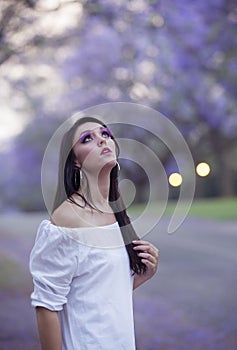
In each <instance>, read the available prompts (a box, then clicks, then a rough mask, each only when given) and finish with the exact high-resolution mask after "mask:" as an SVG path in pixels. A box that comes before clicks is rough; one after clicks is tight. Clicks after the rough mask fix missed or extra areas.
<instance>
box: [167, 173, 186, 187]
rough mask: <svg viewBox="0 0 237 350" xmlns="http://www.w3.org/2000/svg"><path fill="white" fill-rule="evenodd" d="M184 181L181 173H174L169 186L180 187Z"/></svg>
mask: <svg viewBox="0 0 237 350" xmlns="http://www.w3.org/2000/svg"><path fill="white" fill-rule="evenodd" d="M182 181H183V179H182V176H181V175H180V174H179V173H173V174H171V175H170V176H169V184H170V185H171V186H173V187H178V186H180V185H181V183H182Z"/></svg>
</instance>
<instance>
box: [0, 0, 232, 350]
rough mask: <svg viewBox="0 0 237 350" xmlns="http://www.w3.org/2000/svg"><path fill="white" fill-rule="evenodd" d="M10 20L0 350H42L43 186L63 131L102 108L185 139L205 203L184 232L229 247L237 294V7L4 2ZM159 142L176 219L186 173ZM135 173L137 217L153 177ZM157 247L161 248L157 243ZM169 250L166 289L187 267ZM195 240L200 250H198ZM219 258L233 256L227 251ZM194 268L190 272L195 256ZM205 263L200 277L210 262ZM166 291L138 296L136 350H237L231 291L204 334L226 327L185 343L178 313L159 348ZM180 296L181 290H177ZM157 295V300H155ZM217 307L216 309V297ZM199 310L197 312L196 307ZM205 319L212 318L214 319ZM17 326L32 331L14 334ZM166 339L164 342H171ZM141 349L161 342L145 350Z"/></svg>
mask: <svg viewBox="0 0 237 350" xmlns="http://www.w3.org/2000/svg"><path fill="white" fill-rule="evenodd" d="M0 10H1V11H0V101H1V105H0V106H1V107H0V109H1V114H0V163H1V171H0V193H1V196H0V213H1V215H0V220H1V221H0V230H1V231H0V243H1V246H0V263H1V271H0V280H1V281H0V295H1V297H2V302H1V303H2V306H3V305H5V309H3V308H2V309H1V311H0V321H1V323H2V324H4V325H5V326H4V327H2V326H1V327H2V329H1V330H0V349H5V348H6V349H8V350H9V349H19V344H20V345H21V346H22V347H21V348H24V349H38V345H37V342H38V340H37V335H36V333H35V323H34V321H33V318H32V317H33V316H32V314H31V313H32V310H31V309H30V308H29V305H28V301H27V300H28V299H27V298H29V292H30V289H31V287H32V286H31V282H30V276H29V275H28V267H27V261H28V254H29V251H30V249H31V247H32V244H33V240H34V235H35V230H36V227H37V224H38V223H39V221H40V220H41V218H43V217H45V214H44V211H45V206H44V201H43V198H42V193H41V182H40V181H41V179H40V176H41V163H42V159H43V154H44V151H45V148H46V146H47V143H48V141H49V140H50V137H51V136H52V135H53V133H54V132H55V130H56V129H57V127H58V126H59V125H60V124H61V123H62V122H63V121H65V120H67V119H68V118H69V117H70V116H71V115H72V114H73V113H75V112H77V111H81V110H84V109H86V108H89V107H91V106H93V105H96V104H101V103H107V102H118V101H123V102H133V103H139V104H143V105H146V106H149V107H151V108H153V109H155V110H157V111H159V112H162V113H163V114H164V115H165V116H166V117H167V118H169V119H170V120H171V121H172V122H173V123H174V124H175V126H176V127H177V128H178V129H179V131H180V132H181V133H182V135H183V137H184V139H185V141H186V142H187V144H188V146H189V148H190V151H191V153H192V157H193V160H194V165H195V167H196V191H195V198H194V202H193V206H192V207H191V210H190V219H189V220H187V224H186V225H187V226H186V227H184V228H183V232H184V235H185V232H186V231H187V232H190V231H192V232H193V234H194V236H193V239H194V241H195V240H198V238H197V235H195V228H198V227H202V234H204V236H203V240H202V242H203V245H204V246H206V250H205V254H207V246H208V244H207V241H206V240H205V239H206V238H204V237H207V235H205V233H206V232H208V234H211V233H213V235H212V236H211V238H210V240H209V241H208V242H209V244H210V249H211V247H212V249H213V246H214V245H215V242H219V243H220V246H222V247H223V245H225V244H226V250H225V254H224V255H225V256H224V257H223V256H222V259H223V258H226V257H227V256H229V258H228V259H230V256H232V255H233V256H232V258H231V259H232V260H228V259H227V258H226V259H227V260H228V261H227V260H226V263H225V264H223V265H222V266H225V268H224V267H222V268H224V270H221V271H222V274H221V276H222V278H227V277H226V276H227V272H228V278H229V279H228V280H225V281H224V282H225V283H224V286H223V285H222V288H224V287H225V286H227V289H228V290H231V291H233V289H234V288H236V286H237V283H235V282H236V280H235V279H234V277H233V275H229V273H230V271H232V272H233V273H234V272H236V271H234V267H233V262H236V261H235V260H234V259H235V257H234V253H233V254H232V253H231V252H232V250H231V249H233V247H234V246H235V244H236V239H235V235H234V233H236V229H237V225H236V213H237V200H236V195H237V162H236V159H237V98H236V97H237V35H236V33H237V4H236V1H234V0H209V1H204V0H201V1H195V2H192V1H188V0H179V1H174V0H161V1H158V0H150V1H149V0H131V1H127V0H61V1H60V0H0ZM150 123H154V121H153V120H147V124H148V125H149V129H152V125H151V124H150ZM132 134H133V137H134V138H135V139H137V140H140V141H142V140H143V138H144V135H147V134H146V130H142V129H139V132H138V130H137V129H134V130H130V137H131V135H132ZM124 135H125V136H126V130H125V131H124ZM155 141H156V142H157V145H158V146H156V144H155V146H154V145H153V146H151V147H153V149H154V150H155V151H157V154H158V155H159V159H160V160H161V162H162V164H163V166H164V169H165V171H166V173H167V181H168V183H169V199H170V201H169V204H168V207H167V213H166V214H167V217H168V216H169V215H170V213H171V212H172V210H173V206H174V203H175V200H176V199H177V198H178V196H179V191H180V185H181V186H182V174H179V173H178V169H177V168H176V164H175V162H174V160H173V158H172V155H171V154H170V153H169V152H168V151H167V149H165V148H164V147H159V140H155ZM151 145H152V140H151ZM156 147H157V148H156ZM128 165H129V166H126V162H124V166H123V167H122V173H121V176H123V177H125V178H127V177H128V178H129V177H130V178H131V179H132V181H133V182H134V183H135V184H136V185H137V186H138V187H139V188H140V189H141V188H144V191H139V192H138V193H137V195H136V197H135V202H134V203H133V205H134V209H132V211H131V213H132V214H133V213H135V214H136V215H137V212H138V211H137V210H139V209H137V208H138V207H139V208H142V205H143V203H144V201H145V200H146V196H147V191H146V190H145V188H146V186H147V178H146V176H145V173H144V172H142V171H137V169H136V164H133V163H132V162H131V163H129V164H128ZM136 205H138V206H137V207H136ZM150 215H155V214H154V213H153V214H152V213H150ZM164 220H166V219H164ZM193 220H194V221H193ZM205 220H207V221H205ZM216 220H219V221H218V224H217V221H216ZM163 225H164V226H163V227H165V226H166V221H165V222H164V223H163ZM222 225H223V226H222ZM161 226H162V225H161ZM220 227H221V228H222V230H221V232H222V234H223V233H224V232H226V235H227V236H228V235H229V238H230V237H231V239H230V240H229V243H226V242H227V241H226V239H225V237H227V236H225V237H222V236H221V233H220V234H219V236H218V234H217V235H215V234H214V233H215V232H217V231H218V229H220ZM16 228H17V229H16ZM161 230H162V229H161ZM185 230H186V231H185ZM218 232H219V231H218ZM197 234H198V232H197ZM187 235H188V233H187ZM217 236H218V237H219V239H220V241H218V239H217V238H216V237H217ZM185 237H186V236H185ZM198 237H199V238H200V236H198ZM151 239H153V240H154V242H156V236H154V237H153V236H151ZM162 239H164V238H161V237H160V236H159V237H158V240H157V242H158V244H159V242H161V245H162V242H163V244H164V251H166V253H167V254H166V253H165V252H164V254H163V256H164V260H163V270H162V263H161V268H160V270H161V272H160V275H161V277H160V280H161V281H163V282H162V283H163V284H166V286H167V283H166V281H167V280H166V279H167V273H168V274H169V275H170V276H172V273H175V272H174V271H173V269H174V270H175V267H174V265H175V264H176V263H177V259H178V257H177V256H175V249H174V248H173V249H174V251H173V250H172V254H171V253H170V251H171V250H170V249H171V246H172V244H178V243H177V242H176V243H174V240H173V241H172V242H173V243H172V244H171V243H169V244H170V245H169V244H168V243H167V242H166V241H165V242H164V241H162ZM180 239H181V236H180ZM216 239H217V241H216ZM194 241H192V242H191V240H190V245H191V244H192V245H193V244H194V243H193V242H194ZM195 242H196V241H195ZM166 243H167V244H166ZM199 243H200V241H199ZM219 243H218V247H220V246H219ZM199 246H200V244H199ZM208 247H209V246H208ZM200 249H201V248H200ZM218 249H219V248H218ZM218 249H217V250H218ZM223 249H224V248H223ZM218 251H219V254H222V255H223V250H221V249H219V250H218ZM202 252H203V249H202ZM212 253H213V250H212ZM231 254H232V255H231ZM165 255H166V256H168V257H169V258H170V259H171V255H172V259H174V260H173V263H174V265H169V264H170V261H171V260H169V263H168V261H167V264H168V265H166V260H165ZM179 261H180V260H179ZM203 261H204V260H203ZM207 261H208V262H210V260H207ZM185 262H188V264H189V260H188V256H187V255H186V260H185ZM196 263H197V265H196V266H197V269H198V266H199V267H200V266H201V265H200V264H201V263H200V260H197V261H196ZM206 266H207V265H205V268H206ZM166 268H167V270H166ZM169 268H170V270H169ZM203 268H204V266H203ZM162 271H163V274H164V275H162ZM199 272H200V271H199ZM187 273H189V274H188V275H187V276H188V277H187V276H186V277H185V278H189V277H190V271H187ZM191 275H192V276H193V273H191ZM201 275H202V276H203V274H201V273H200V275H199V277H200V276H201ZM162 276H163V277H162ZM224 276H225V277H224ZM193 277H194V276H193ZM162 278H163V279H162ZM180 278H182V277H180ZM183 278H184V276H183ZM206 278H207V281H208V277H207V276H206ZM171 279H172V278H171ZM219 280H220V279H219ZM158 281H159V278H157V280H155V282H152V283H153V284H152V283H151V284H150V286H152V288H153V289H152V288H149V290H148V289H146V288H148V287H141V291H139V292H137V299H136V300H137V301H136V303H137V304H136V305H137V306H136V305H135V306H136V320H137V325H138V327H140V328H139V332H138V333H139V334H141V336H140V338H139V339H138V340H139V341H138V349H139V344H141V345H140V349H144V350H147V349H151V350H156V349H162V350H164V349H168V350H169V349H175V350H177V349H182V350H183V349H186V348H187V349H189V347H188V344H189V341H192V342H194V344H197V347H194V348H193V349H213V346H214V345H215V349H220V350H222V349H224V348H226V346H227V348H228V350H230V349H236V348H237V339H236V336H235V335H234V334H235V331H236V320H233V318H231V319H229V323H228V320H227V323H228V327H229V328H228V330H223V327H222V326H223V324H224V323H223V322H224V319H226V317H227V316H226V315H227V311H228V312H229V311H230V310H233V308H231V306H233V304H232V302H234V296H232V295H229V294H228V296H226V294H225V289H223V295H222V294H221V296H220V298H219V299H218V298H217V299H215V298H214V300H215V302H216V303H217V304H219V303H220V302H224V301H226V300H227V299H228V302H229V303H230V305H229V307H226V309H225V312H226V313H225V312H224V311H223V310H222V311H220V315H218V316H217V315H216V314H215V313H214V314H213V318H212V320H211V321H210V320H209V321H210V322H209V321H208V320H206V324H210V323H211V324H214V325H216V328H215V327H214V326H213V327H214V328H213V329H211V331H210V333H205V331H204V330H205V329H206V328H205V326H204V325H202V327H203V328H202V327H201V328H200V324H199V323H198V322H199V318H195V317H194V319H195V321H193V328H192V330H191V331H190V329H189V331H190V332H191V333H187V334H192V336H190V337H188V336H186V335H187V334H186V335H184V333H182V332H184V330H185V329H186V330H187V325H188V324H190V323H189V322H188V321H187V319H185V317H187V314H190V313H189V312H190V309H188V310H186V311H187V314H185V315H186V316H185V317H184V316H182V315H180V314H177V312H176V313H173V314H172V315H173V319H172V320H173V321H172V322H173V323H172V322H171V321H170V323H169V322H168V321H167V320H166V321H165V322H164V324H165V325H164V324H163V323H162V322H161V324H158V325H157V328H160V327H161V328H162V327H163V328H164V329H163V328H162V334H163V335H161V334H159V337H158V336H157V330H153V332H152V333H149V332H150V330H148V329H146V327H145V326H144V323H143V322H142V317H141V315H142V314H144V310H148V309H149V307H148V306H149V305H150V304H149V303H148V301H147V299H146V297H145V296H147V295H149V297H150V298H153V299H149V300H150V301H151V300H152V301H151V302H153V303H154V302H157V300H158V301H159V300H160V299H159V298H163V299H162V301H161V300H160V302H157V303H158V304H159V305H158V306H157V314H155V315H153V316H151V315H150V314H149V315H148V316H147V317H148V319H149V318H150V317H153V318H154V317H157V318H159V310H161V311H162V312H163V314H169V313H170V312H171V310H170V308H171V306H170V304H169V302H168V300H169V298H171V295H170V294H169V290H171V288H170V289H169V288H168V287H167V288H168V291H167V290H166V291H165V290H164V291H162V287H160V288H161V289H160V290H159V287H157V285H158ZM174 281H176V280H175V279H174ZM205 281H206V280H205ZM203 282H204V281H203ZM156 283H157V284H156ZM216 283H217V281H216ZM191 284H192V283H191V282H190V285H191ZM204 285H205V283H204ZM218 286H219V285H218ZM199 287H200V286H199ZM215 287H217V286H216V285H215ZM144 288H145V289H144ZM156 288H158V292H157V289H156ZM172 288H174V289H175V288H178V287H177V284H176V285H175V284H174V285H173V286H172ZM203 288H204V287H203ZM151 289H152V291H151ZM154 290H156V292H157V293H158V296H157V295H156V299H154ZM139 293H140V294H139ZM152 293H153V294H152ZM162 293H163V294H162ZM167 293H168V294H167ZM190 293H191V292H190ZM181 294H182V293H181V291H180V295H181ZM167 295H168V296H169V297H167ZM16 296H17V297H18V301H19V303H18V302H17V298H16ZM208 297H209V298H210V300H211V295H208ZM222 297H223V299H221V298H222ZM232 297H233V299H232ZM157 298H158V299H157ZM166 298H167V299H166ZM171 299H172V298H171ZM187 299H188V298H187ZM154 300H155V301H154ZM202 300H203V299H202ZM208 300H209V299H208ZM210 300H209V301H210ZM150 301H149V302H150ZM176 302H177V303H176ZM179 302H180V299H177V300H176V299H175V300H173V303H174V304H173V305H176V307H177V305H178V304H179ZM146 303H147V304H146ZM175 303H176V304H175ZM235 304H237V303H236V302H235ZM139 305H140V306H139ZM189 305H190V308H191V305H193V300H191V301H190V303H189ZM139 307H141V309H139ZM142 307H144V309H142ZM213 308H214V306H213ZM4 310H5V311H4ZM14 310H15V311H14ZM16 310H18V311H17V312H16ZM192 310H193V309H192ZM197 310H198V308H197ZM161 311H160V312H161ZM199 311H200V308H199ZM202 311H203V313H204V314H205V315H207V314H208V310H207V309H205V310H202ZM162 312H161V313H162ZM24 313H25V314H26V315H27V317H26V319H28V320H30V321H29V323H30V324H31V325H33V326H32V330H31V331H30V332H29V328H28V326H27V325H28V324H27V325H25V326H24V325H23V323H21V317H22V314H24ZM177 315H178V316H177ZM16 316H17V317H18V318H17V319H16ZM177 319H178V320H179V321H180V319H182V321H180V322H181V323H180V324H181V325H182V327H181V329H180V333H179V334H176V335H174V334H173V337H174V339H176V341H174V343H172V342H171V341H170V340H169V341H168V340H167V339H168V338H167V339H166V336H165V334H168V333H167V332H168V329H170V327H171V328H172V327H173V326H177V324H176V321H175V320H177ZM184 319H185V321H184ZM218 320H221V321H218ZM7 322H8V323H9V324H11V326H10V325H9V327H8V326H7ZM218 322H219V323H218ZM17 323H18V324H19V327H23V328H17V327H16V326H15V328H14V327H12V325H13V324H15V325H16V324H17ZM195 325H196V327H195ZM24 327H25V328H24ZM218 327H219V328H218ZM221 327H222V328H221ZM200 329H201V330H200ZM163 331H164V332H163ZM11 332H12V333H11ZM187 332H188V331H187ZM215 332H216V333H215ZM27 334H28V335H27ZM216 334H219V338H218V336H217V335H216ZM220 334H221V335H223V338H220V337H221V336H220ZM138 337H139V336H138ZM157 337H158V338H159V339H161V338H162V337H163V338H162V339H163V343H161V342H160V340H158V338H157ZM10 339H12V340H10ZM142 339H143V340H144V339H151V342H150V343H149V341H148V340H147V343H142V341H143V340H142ZM165 339H166V340H165ZM177 339H179V340H177ZM182 339H185V340H183V342H182ZM213 339H214V340H213ZM218 339H219V340H218ZM220 339H221V340H220ZM226 339H228V343H227V340H226ZM179 341H180V342H181V343H179ZM205 341H206V343H205ZM4 344H5V345H4ZM27 344H28V345H27ZM142 344H143V345H142ZM144 344H146V345H144ZM175 344H176V345H175ZM177 344H180V345H177ZM218 344H219V345H218ZM185 346H187V347H185ZM218 346H220V347H218Z"/></svg>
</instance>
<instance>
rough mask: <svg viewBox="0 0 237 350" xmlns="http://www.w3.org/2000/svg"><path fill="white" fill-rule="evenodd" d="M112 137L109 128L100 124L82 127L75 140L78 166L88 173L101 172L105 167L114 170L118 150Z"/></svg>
mask: <svg viewBox="0 0 237 350" xmlns="http://www.w3.org/2000/svg"><path fill="white" fill-rule="evenodd" d="M111 135H112V134H111V131H110V130H109V129H108V128H105V127H104V126H102V125H101V124H98V123H94V122H88V123H84V124H82V125H80V126H79V127H78V128H77V130H76V132H75V134H74V138H73V151H74V154H75V156H76V164H77V166H79V168H82V170H84V171H87V172H93V171H95V170H100V169H102V168H103V167H105V166H109V167H110V168H111V169H112V168H113V167H114V166H115V165H116V150H115V143H114V141H113V140H112V139H111Z"/></svg>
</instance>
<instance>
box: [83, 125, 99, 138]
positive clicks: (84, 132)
mask: <svg viewBox="0 0 237 350" xmlns="http://www.w3.org/2000/svg"><path fill="white" fill-rule="evenodd" d="M104 128H105V127H104V126H98V127H96V128H94V129H91V130H85V131H83V132H82V133H81V134H80V136H79V138H80V137H81V136H83V135H84V134H86V133H88V132H92V131H94V130H95V129H100V130H101V129H104Z"/></svg>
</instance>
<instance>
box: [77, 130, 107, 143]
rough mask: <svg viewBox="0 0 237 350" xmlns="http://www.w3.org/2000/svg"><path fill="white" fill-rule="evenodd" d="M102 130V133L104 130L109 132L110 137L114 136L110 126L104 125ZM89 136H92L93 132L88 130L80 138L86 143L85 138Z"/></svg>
mask: <svg viewBox="0 0 237 350" xmlns="http://www.w3.org/2000/svg"><path fill="white" fill-rule="evenodd" d="M100 132H101V134H103V133H104V132H106V133H107V134H108V136H109V137H113V134H112V131H111V130H110V129H109V128H106V127H102V128H101V129H100ZM88 136H89V137H91V132H90V131H86V132H85V133H84V134H82V135H81V136H80V138H79V141H80V142H81V143H84V141H85V139H86V138H87V137H88Z"/></svg>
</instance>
